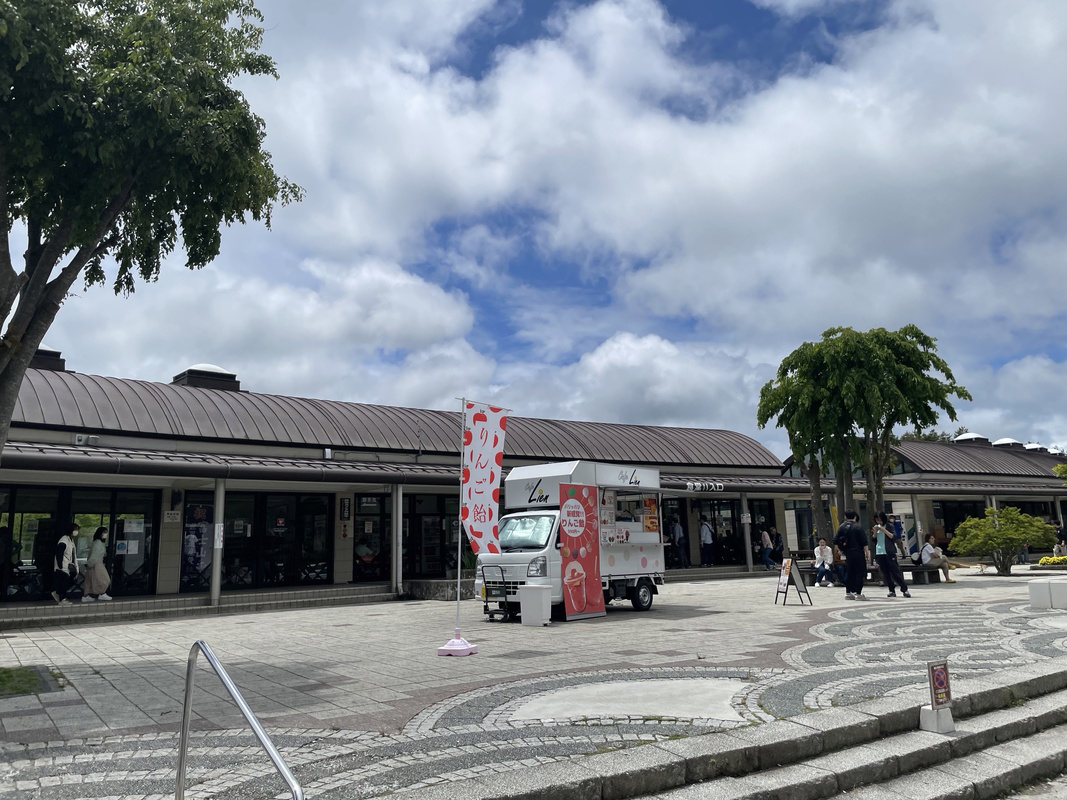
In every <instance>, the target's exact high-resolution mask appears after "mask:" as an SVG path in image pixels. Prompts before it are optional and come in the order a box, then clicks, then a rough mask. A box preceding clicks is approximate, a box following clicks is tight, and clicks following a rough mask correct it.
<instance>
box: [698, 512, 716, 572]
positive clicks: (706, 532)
mask: <svg viewBox="0 0 1067 800" xmlns="http://www.w3.org/2000/svg"><path fill="white" fill-rule="evenodd" d="M714 542H715V539H714V537H713V535H712V531H711V523H710V522H708V517H707V515H706V514H701V515H700V566H702V567H710V566H711V565H712V561H713V559H712V556H714V552H713V551H712V548H713V547H714Z"/></svg>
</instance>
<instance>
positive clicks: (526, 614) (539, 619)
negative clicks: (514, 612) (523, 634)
mask: <svg viewBox="0 0 1067 800" xmlns="http://www.w3.org/2000/svg"><path fill="white" fill-rule="evenodd" d="M519 613H520V614H521V615H522V624H523V625H535V626H541V625H548V624H549V623H550V622H551V621H552V587H550V586H520V587H519Z"/></svg>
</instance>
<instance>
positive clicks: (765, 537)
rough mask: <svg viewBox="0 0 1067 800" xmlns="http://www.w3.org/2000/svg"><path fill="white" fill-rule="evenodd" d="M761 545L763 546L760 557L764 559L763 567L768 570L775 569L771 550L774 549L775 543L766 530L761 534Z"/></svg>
mask: <svg viewBox="0 0 1067 800" xmlns="http://www.w3.org/2000/svg"><path fill="white" fill-rule="evenodd" d="M760 544H761V545H762V546H763V549H762V551H761V552H760V557H761V558H762V559H763V566H764V567H765V568H766V569H768V570H772V569H774V561H773V559H771V550H772V549H773V547H774V543H773V542H772V541H771V535H770V533H768V532H767V530H766V529H764V530H763V531H761V532H760Z"/></svg>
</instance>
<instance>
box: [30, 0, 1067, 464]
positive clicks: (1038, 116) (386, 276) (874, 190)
mask: <svg viewBox="0 0 1067 800" xmlns="http://www.w3.org/2000/svg"><path fill="white" fill-rule="evenodd" d="M258 5H259V7H260V9H261V10H262V12H263V14H264V16H265V23H264V24H265V27H266V29H267V33H266V36H265V40H264V50H265V51H266V52H267V53H269V54H270V55H271V56H273V57H274V59H275V60H276V62H277V66H278V71H279V74H280V79H279V80H272V79H270V78H256V79H248V80H247V81H244V82H242V83H241V85H240V88H241V89H242V90H243V91H244V92H245V94H246V96H247V97H248V99H249V102H250V103H251V105H252V108H253V109H254V110H255V112H256V113H258V114H259V115H260V116H261V117H262V118H263V119H264V121H265V123H266V127H267V141H266V147H267V149H268V150H269V151H270V152H271V153H272V155H273V158H274V163H275V166H276V168H277V170H278V171H279V172H280V173H281V174H284V175H285V176H286V177H287V178H289V179H290V180H292V181H294V182H296V183H298V184H300V185H301V186H302V187H303V188H304V189H305V191H306V198H305V199H304V201H303V202H301V203H299V204H297V205H293V206H289V207H286V208H283V209H278V210H277V211H276V213H275V216H274V223H273V227H272V229H271V230H269V231H268V230H266V229H265V228H264V227H263V226H262V225H260V224H258V223H254V222H251V221H250V222H249V224H247V225H244V226H236V227H234V228H231V229H228V230H227V231H226V233H225V235H224V237H223V245H222V253H221V255H220V256H219V258H218V259H216V261H215V262H214V263H212V264H211V265H210V266H208V267H206V268H204V269H203V270H200V271H196V272H191V271H189V270H187V269H185V267H184V264H183V261H182V260H181V258H180V257H176V258H173V259H171V261H170V263H168V264H167V266H166V267H165V268H164V270H163V272H162V274H161V276H160V278H159V280H158V281H157V282H155V283H152V284H147V285H145V284H141V285H139V286H138V288H137V290H136V292H135V293H134V294H133V295H131V296H130V297H128V298H123V297H115V296H114V295H113V294H112V293H111V291H110V289H108V288H105V287H94V288H91V289H88V290H83V291H78V292H76V293H75V295H74V296H72V297H70V298H69V299H68V300H67V302H66V303H65V305H64V307H63V309H62V310H61V312H60V314H59V317H58V318H57V321H56V323H55V324H54V326H53V328H52V330H51V331H50V333H49V335H48V336H47V337H46V339H45V344H46V345H48V346H49V347H52V348H54V349H57V350H60V351H62V353H63V356H64V358H65V359H66V362H67V367H68V368H69V369H72V370H75V371H77V372H84V373H90V374H99V375H109V376H117V377H124V378H134V379H140V380H149V381H161V382H169V381H170V380H171V379H172V378H173V377H174V376H175V375H177V374H178V373H180V372H181V371H183V370H184V369H186V368H187V367H189V366H191V365H193V364H197V363H211V364H215V365H218V366H221V367H223V368H225V369H227V370H229V371H231V372H234V373H236V374H237V376H238V378H239V380H240V381H241V385H242V388H244V389H247V390H250V391H255V392H264V393H272V394H284V395H294V396H301V397H315V398H324V399H330V400H345V401H354V402H366V403H379V404H386V405H400V406H412V407H420V408H434V409H450V410H452V409H458V407H459V401H458V400H457V398H461V397H466V398H469V399H475V400H480V401H485V402H491V403H495V404H500V405H504V406H506V407H508V408H510V409H512V413H513V414H515V415H518V416H527V417H548V418H560V419H577V420H593V421H602V422H622V423H638V424H648V425H678V426H695V427H704V428H722V429H728V430H734V431H738V432H740V433H743V434H746V435H749V436H752V437H753V438H755V439H756V440H758V441H760V442H762V443H763V444H764V445H766V446H767V447H768V448H770V449H771V450H772V452H774V453H775V454H776V455H778V456H779V457H782V458H784V457H785V456H786V455H787V454H788V447H787V443H786V437H785V434H784V432H783V431H782V430H781V429H776V428H773V427H770V428H768V429H765V430H760V429H758V428H757V426H756V405H757V402H758V396H759V390H760V387H761V386H763V385H764V384H765V383H766V382H767V381H768V380H770V379H771V378H773V376H774V374H775V371H776V369H777V367H778V364H779V362H780V361H781V359H782V358H783V357H784V356H785V355H787V354H788V353H789V352H791V351H792V350H793V349H795V348H796V347H797V346H799V345H800V344H801V343H803V342H805V341H817V340H818V339H819V338H820V337H821V335H822V333H823V331H825V330H827V329H828V328H831V327H834V326H850V327H853V328H856V329H858V330H868V329H870V328H874V327H886V328H890V329H896V328H899V327H901V326H902V325H905V324H909V323H912V324H915V325H918V326H919V327H920V328H921V329H922V330H923V331H925V332H926V333H927V334H929V335H930V336H932V337H934V338H936V339H937V346H938V352H939V354H940V355H941V356H942V357H944V358H945V359H946V360H947V361H948V363H949V364H950V366H951V368H952V370H953V372H954V375H955V377H956V379H957V380H958V381H959V382H960V383H961V384H962V385H964V386H965V387H966V388H967V389H968V390H969V391H970V392H971V394H972V395H973V397H974V399H973V401H971V402H958V403H957V404H956V408H957V413H958V420H957V421H956V422H952V421H950V420H948V419H943V420H942V423H941V425H940V426H939V427H940V428H941V429H942V430H948V431H953V430H955V429H956V427H957V426H960V425H962V426H966V427H967V428H968V429H969V430H971V431H972V432H978V433H981V434H982V435H984V436H987V437H989V438H990V439H998V438H1001V437H1011V438H1015V439H1018V440H1020V441H1022V442H1030V441H1034V442H1040V443H1042V444H1045V445H1055V446H1059V447H1067V403H1065V401H1064V399H1065V398H1067V370H1065V368H1064V367H1065V364H1064V362H1065V359H1067V348H1065V345H1064V330H1065V328H1067V325H1065V323H1067V308H1065V292H1064V277H1065V275H1067V270H1065V267H1067V144H1065V143H1067V136H1065V135H1064V131H1065V130H1067V102H1064V101H1065V97H1067V96H1065V94H1064V76H1065V75H1067V3H1063V2H1062V0H1013V2H1010V3H1006V2H1004V1H1003V0H875V1H872V2H867V1H865V0H660V1H659V2H657V1H656V0H571V1H570V2H555V1H554V0H449V2H440V0H389V2H388V3H353V2H348V1H347V0H312V1H311V2H304V3H294V2H291V0H260V2H259V4H258Z"/></svg>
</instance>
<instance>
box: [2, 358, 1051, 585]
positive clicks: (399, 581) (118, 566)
mask: <svg viewBox="0 0 1067 800" xmlns="http://www.w3.org/2000/svg"><path fill="white" fill-rule="evenodd" d="M461 428H462V419H461V417H460V414H459V412H458V411H456V412H448V411H431V410H424V409H411V408H398V407H389V406H380V405H368V404H361V403H344V402H335V401H328V400H317V399H309V398H297V397H282V396H277V395H268V394H259V393H255V392H250V391H245V390H242V389H241V386H240V382H239V380H238V378H237V376H236V375H234V374H233V373H230V372H227V371H225V370H222V369H220V368H218V367H214V366H212V365H204V364H202V365H197V366H195V367H191V368H189V369H187V370H185V371H183V372H181V373H179V374H178V375H176V376H175V378H174V380H173V381H172V382H171V383H169V384H164V383H153V382H148V381H138V380H129V379H121V378H109V377H101V376H93V375H85V374H81V373H77V372H73V371H70V370H67V369H66V365H65V362H64V360H63V359H62V357H61V354H59V353H56V352H54V351H41V352H39V353H38V356H37V358H36V359H35V362H34V364H33V365H32V367H31V369H30V370H29V371H28V372H27V374H26V378H25V380H24V382H23V385H22V388H21V391H20V394H19V400H18V404H17V406H16V409H15V412H14V415H13V419H12V428H11V437H10V440H9V442H8V444H7V446H6V448H5V449H4V451H3V454H2V458H0V536H2V537H3V538H4V541H5V542H6V544H4V545H3V546H0V555H2V554H3V552H4V551H7V552H9V553H10V556H9V557H8V558H7V559H6V560H5V562H4V563H3V568H2V569H0V599H2V600H3V601H5V602H28V601H40V600H41V599H42V598H44V597H46V596H47V594H46V590H47V579H48V575H47V573H48V572H49V570H50V565H51V553H52V549H53V546H54V542H55V540H56V538H57V537H58V535H60V534H61V533H63V532H65V530H66V529H67V528H69V526H70V524H71V523H72V522H76V523H78V524H79V525H80V526H81V528H82V532H83V533H88V534H90V535H89V536H82V537H81V538H80V539H79V549H80V551H81V554H82V555H84V553H85V551H86V550H87V548H88V543H89V539H90V538H91V533H92V531H93V530H95V529H96V528H97V527H98V526H104V527H106V528H108V530H109V532H110V539H109V543H108V548H109V549H108V561H107V564H108V567H109V572H110V573H111V575H112V578H113V581H114V584H113V592H112V594H113V595H114V596H116V597H127V598H129V597H137V596H142V597H143V596H160V595H168V596H169V595H182V594H202V593H208V592H212V591H214V592H216V593H217V592H239V591H241V590H250V589H254V590H259V591H261V592H262V591H272V590H274V589H282V588H285V587H315V586H329V585H337V584H348V583H357V584H358V583H377V584H386V585H388V586H389V587H390V588H391V590H392V591H394V592H398V593H400V592H409V593H410V592H414V593H416V594H418V591H417V590H418V588H419V586H420V585H421V584H423V583H426V582H433V581H437V580H440V579H443V578H446V577H448V576H450V575H454V570H455V568H456V558H457V557H456V552H457V544H458V542H459V537H460V536H461V532H460V524H459V492H458V484H459V471H460V470H459V460H460V452H459V451H460V442H461V433H462V431H461ZM505 444H506V448H505V461H504V467H505V469H508V468H511V467H514V466H517V465H519V464H530V463H542V462H546V461H562V460H571V459H588V460H594V461H604V462H611V463H624V464H633V465H641V466H651V467H655V468H657V469H659V470H660V472H661V477H662V483H663V486H664V487H665V496H664V503H663V512H664V515H665V517H666V516H672V515H674V514H677V515H678V516H679V517H680V518H681V520H682V521H683V526H684V527H686V528H687V529H688V530H689V532H690V533H691V535H690V537H689V539H690V544H691V546H692V547H693V548H694V555H695V552H696V548H697V547H699V543H698V542H697V541H696V539H697V536H696V535H695V534H696V531H697V527H698V525H697V520H698V519H699V516H700V515H701V514H707V515H708V517H709V519H710V520H712V522H713V525H714V528H715V536H716V543H715V552H716V563H717V564H726V565H734V566H735V567H736V568H737V569H751V568H752V554H753V549H752V543H753V539H758V531H759V530H760V529H761V528H763V527H768V528H769V527H771V526H775V527H777V528H778V529H779V530H781V531H782V532H783V533H785V534H786V537H787V542H788V544H789V546H790V547H792V548H799V549H807V548H810V547H811V536H810V532H811V512H810V508H809V503H808V488H807V481H806V480H805V479H803V478H801V477H799V476H798V475H795V474H792V470H791V468H789V467H787V466H786V465H785V464H783V462H782V461H781V460H779V458H778V457H777V456H775V455H774V454H773V453H771V452H770V451H769V450H767V449H766V448H765V447H763V446H762V445H760V444H759V443H758V442H756V441H755V440H753V439H751V438H749V437H747V436H744V435H742V434H739V433H735V432H732V431H724V430H706V429H696V428H669V427H656V426H646V425H621V424H609V423H598V422H573V421H564V420H548V419H532V418H525V417H521V416H516V417H512V418H511V419H510V420H509V425H508V434H507V439H506V443H505ZM898 459H899V466H898V468H897V470H896V472H895V473H894V474H893V475H892V476H890V477H889V478H888V479H887V482H886V485H887V489H886V492H887V499H890V500H891V501H892V502H893V510H894V511H897V512H898V513H902V514H903V515H905V516H909V515H910V517H911V518H912V520H913V521H914V522H915V523H917V527H918V528H919V529H922V530H927V531H930V532H934V533H936V534H938V535H939V536H940V537H944V538H948V537H949V536H950V535H951V532H952V530H954V528H955V526H956V525H958V524H959V522H960V521H961V520H962V519H963V518H965V516H967V515H968V514H974V513H981V509H982V508H983V507H984V506H986V505H991V504H996V503H1002V504H1014V505H1019V506H1020V507H1022V508H1024V509H1025V510H1027V511H1029V512H1030V513H1036V514H1038V515H1042V516H1047V517H1049V518H1050V519H1053V520H1054V521H1057V522H1060V523H1062V519H1063V514H1064V502H1065V499H1067V488H1065V487H1064V485H1063V482H1062V481H1060V480H1059V479H1057V478H1056V477H1055V476H1054V475H1053V473H1052V468H1053V467H1054V466H1055V465H1057V464H1060V463H1065V461H1067V459H1065V458H1064V457H1063V456H1062V455H1059V454H1053V453H1048V452H1047V451H1046V452H1041V451H1038V450H1036V449H1033V448H1030V449H1028V448H1027V447H1025V446H1023V445H1017V444H1011V443H1008V444H1004V443H989V442H988V441H985V440H975V441H971V442H966V443H950V444H944V443H927V442H905V443H903V444H902V445H901V446H900V447H899V448H898ZM824 490H825V491H826V492H827V494H829V492H831V491H832V490H833V487H832V485H831V484H830V482H827V483H826V484H825V485H824ZM216 537H222V543H223V555H222V562H221V564H219V565H218V566H217V569H216V565H215V564H213V561H212V559H213V545H214V542H215V539H216ZM216 572H217V577H214V578H213V575H214V573H216ZM213 581H214V582H213Z"/></svg>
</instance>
